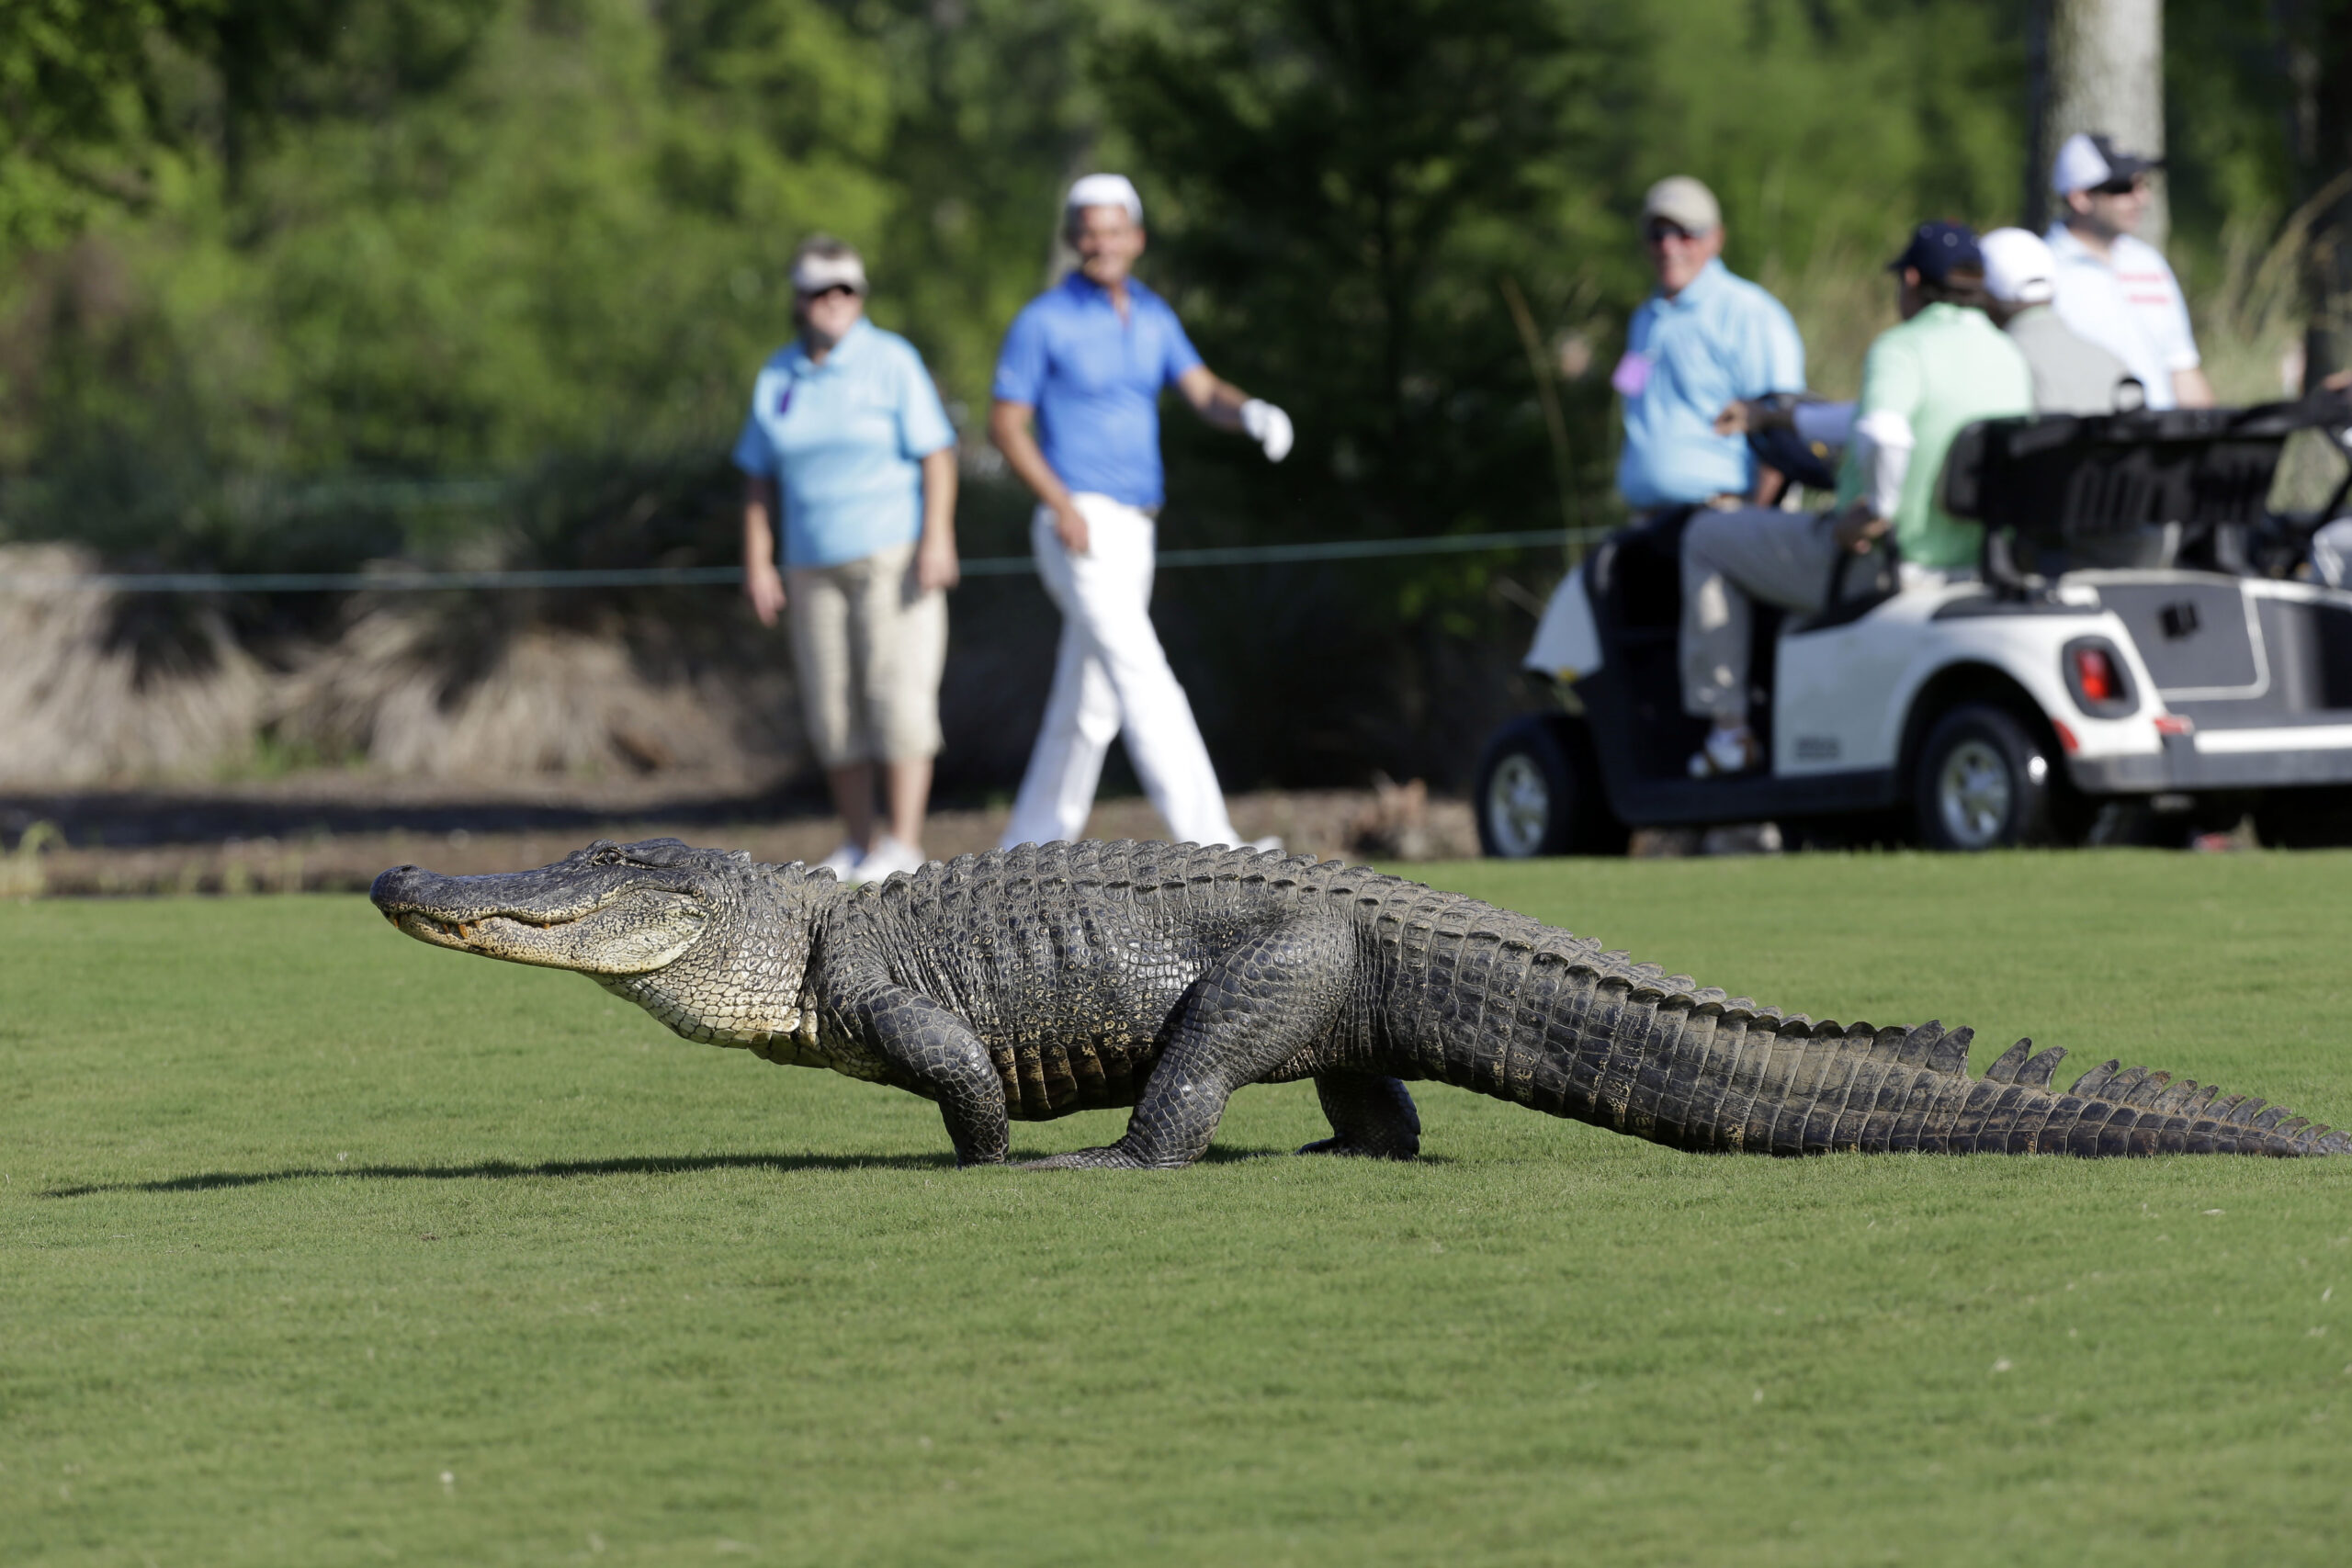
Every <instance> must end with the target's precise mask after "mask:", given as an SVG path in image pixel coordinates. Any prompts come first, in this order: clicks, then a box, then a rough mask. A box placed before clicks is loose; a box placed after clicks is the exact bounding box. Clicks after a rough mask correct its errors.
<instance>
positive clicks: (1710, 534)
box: [1682, 507, 1838, 726]
mask: <svg viewBox="0 0 2352 1568" xmlns="http://www.w3.org/2000/svg"><path fill="white" fill-rule="evenodd" d="M1837 558H1838V544H1837V541H1836V540H1834V539H1833V538H1831V537H1830V519H1829V517H1828V516H1827V515H1826V514H1825V513H1811V512H1777V511H1766V510H1764V509H1762V508H1760V507H1744V508H1742V509H1741V510H1739V511H1736V512H1702V513H1699V514H1698V515H1697V516H1695V517H1693V518H1691V525H1690V526H1689V527H1688V528H1686V529H1684V530H1683V533H1682V707H1683V711H1684V712H1686V713H1688V714H1690V715H1691V716H1693V717H1696V718H1712V719H1713V720H1714V721H1715V722H1716V723H1718V724H1722V725H1725V726H1729V725H1735V724H1745V723H1747V647H1748V637H1749V633H1750V628H1751V626H1752V625H1753V620H1754V617H1753V616H1752V615H1750V613H1749V609H1748V602H1749V601H1750V600H1751V599H1761V600H1763V601H1764V602H1765V603H1766V604H1778V605H1780V606H1781V608H1782V609H1784V610H1794V611H1796V612H1798V613H1799V614H1801V615H1812V614H1815V612H1817V611H1818V610H1820V608H1821V607H1822V603H1823V597H1824V595H1825V594H1826V592H1828V588H1829V568H1830V566H1831V564H1832V563H1833V562H1835V561H1836V560H1837Z"/></svg>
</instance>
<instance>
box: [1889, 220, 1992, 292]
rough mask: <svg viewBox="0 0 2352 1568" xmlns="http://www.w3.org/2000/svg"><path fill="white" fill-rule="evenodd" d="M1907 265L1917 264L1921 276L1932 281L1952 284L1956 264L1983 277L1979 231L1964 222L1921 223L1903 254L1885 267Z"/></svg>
mask: <svg viewBox="0 0 2352 1568" xmlns="http://www.w3.org/2000/svg"><path fill="white" fill-rule="evenodd" d="M1906 266H1915V267H1917V268H1918V269H1919V276H1921V277H1924V278H1926V279H1927V280H1928V282H1930V283H1950V282H1951V275H1952V269H1953V268H1955V267H1966V268H1968V269H1969V270H1971V271H1973V272H1975V273H1977V274H1979V275H1980V276H1981V275H1982V274H1983V273H1984V271H1985V253H1984V252H1983V251H1982V250H1980V249H1978V248H1977V244H1976V231H1975V230H1973V229H1972V228H1970V227H1969V226H1968V225H1967V224H1965V223H1922V224H1920V225H1919V227H1918V228H1917V229H1915V230H1914V231H1912V233H1911V243H1909V244H1907V245H1905V246H1904V247H1903V254H1901V255H1899V256H1897V257H1895V258H1894V260H1893V261H1891V262H1889V263H1887V264H1886V270H1887V271H1889V272H1901V271H1902V270H1903V269H1904V268H1905V267H1906Z"/></svg>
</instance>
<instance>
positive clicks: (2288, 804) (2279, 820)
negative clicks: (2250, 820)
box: [2254, 789, 2352, 850]
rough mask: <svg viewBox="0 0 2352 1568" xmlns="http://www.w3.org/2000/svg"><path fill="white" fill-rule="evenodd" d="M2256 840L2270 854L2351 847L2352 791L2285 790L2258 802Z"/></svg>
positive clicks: (2255, 816) (2274, 792) (2255, 811)
mask: <svg viewBox="0 0 2352 1568" xmlns="http://www.w3.org/2000/svg"><path fill="white" fill-rule="evenodd" d="M2254 832H2255V837H2256V838H2257V839H2260V840H2262V846H2263V848H2265V849H2270V850H2334V849H2341V848H2343V847H2344V846H2345V845H2346V844H2352V790H2344V789H2282V790H2276V791H2273V792H2272V793H2271V794H2269V795H2265V796H2264V797H2263V798H2262V799H2261V800H2259V801H2257V802H2256V804H2255V807H2254Z"/></svg>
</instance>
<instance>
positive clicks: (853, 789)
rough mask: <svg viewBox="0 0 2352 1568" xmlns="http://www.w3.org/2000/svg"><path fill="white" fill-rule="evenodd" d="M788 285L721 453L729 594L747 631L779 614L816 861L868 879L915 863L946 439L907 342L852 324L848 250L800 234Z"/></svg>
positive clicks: (861, 311)
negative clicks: (813, 780) (783, 327)
mask: <svg viewBox="0 0 2352 1568" xmlns="http://www.w3.org/2000/svg"><path fill="white" fill-rule="evenodd" d="M792 290H793V309H792V315H793V320H794V321H795V322H797V324H798V326H799V328H800V336H799V338H798V340H797V341H796V342H794V343H792V344H789V345H787V346H786V347H785V348H782V349H780V350H778V351H777V352H776V353H775V355H774V356H773V357H771V358H770V359H769V360H768V362H767V364H766V365H765V366H764V367H763V368H762V369H761V371H760V376H759V380H758V382H757V383H756V384H755V385H754V387H753V389H752V412H751V415H750V417H749V418H748V419H746V420H745V421H744V422H743V434H742V435H741V437H740V438H739V439H738V440H737V441H736V443H735V466H736V467H737V468H741V469H742V470H743V475H744V498H743V592H744V595H745V597H747V598H749V599H750V600H751V602H752V611H753V612H754V613H755V614H756V615H758V616H759V617H760V623H761V625H763V626H774V625H775V618H776V615H778V613H779V612H781V611H782V610H783V609H784V607H785V605H786V603H787V602H788V603H789V604H791V605H792V656H793V662H794V664H795V665H796V666H797V669H798V671H799V673H800V696H801V704H802V706H803V708H804V709H805V710H806V712H807V715H808V720H809V741H810V743H811V744H812V745H813V746H814V747H815V748H816V751H817V757H818V761H820V762H822V763H823V764H824V768H825V780H826V783H827V784H829V785H831V789H832V795H833V805H834V807H835V808H836V809H838V810H839V811H840V812H841V816H842V827H843V828H844V829H846V831H845V833H844V835H843V838H842V846H841V848H839V849H837V850H835V851H834V852H832V853H831V855H829V856H827V857H826V858H825V860H824V861H823V862H822V864H823V865H824V866H826V867H827V868H829V869H831V871H833V872H834V873H835V874H837V875H839V876H841V877H842V880H844V881H849V882H865V881H874V880H877V879H879V878H881V877H885V876H888V875H889V874H891V873H892V872H894V871H912V870H914V869H915V868H916V867H917V866H920V865H921V864H922V863H923V853H922V823H923V813H924V810H925V808H926V807H927V806H928V804H929V802H930V797H931V769H932V760H933V758H934V757H936V756H937V755H938V754H939V745H940V737H939V677H940V673H941V671H942V670H943V668H944V666H945V663H946V660H947V600H946V590H948V589H950V588H953V587H954V586H956V576H957V568H956V432H955V428H954V427H953V426H952V425H950V424H949V423H947V411H946V410H945V409H944V408H942V407H941V406H940V401H939V392H938V389H936V388H934V387H933V385H932V381H931V376H930V374H929V372H927V371H926V370H925V369H924V368H923V363H922V355H920V354H918V353H916V352H915V348H914V345H913V344H910V343H909V342H907V340H906V339H904V338H902V337H900V336H899V335H898V334H897V333H888V332H884V331H883V330H882V329H881V328H879V327H877V326H875V325H874V324H873V323H872V322H870V321H866V320H865V291H866V283H865V263H864V262H863V261H861V260H860V259H859V257H858V254H857V253H856V252H855V251H854V250H852V249H851V248H850V247H849V246H847V245H845V244H843V243H841V242H840V241H839V240H833V239H828V238H826V237H824V236H822V235H819V236H816V237H814V238H812V239H809V240H808V241H806V242H804V243H802V244H801V246H800V248H799V250H798V251H797V252H796V253H794V255H793V260H792ZM779 502H781V504H780V505H779ZM779 516H780V518H781V523H782V535H783V545H784V552H783V553H784V569H783V570H782V571H779V570H777V567H776V539H777V522H778V519H779ZM877 765H878V766H879V768H880V770H881V775H882V777H881V784H882V792H883V797H884V805H885V807H886V809H887V811H888V826H887V827H884V828H882V829H880V830H879V831H876V822H875V812H874V804H875V802H874V789H875V783H876V779H875V772H876V767H877Z"/></svg>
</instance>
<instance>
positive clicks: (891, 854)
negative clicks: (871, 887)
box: [857, 833, 924, 882]
mask: <svg viewBox="0 0 2352 1568" xmlns="http://www.w3.org/2000/svg"><path fill="white" fill-rule="evenodd" d="M923 865H924V860H923V853H922V851H921V850H919V849H917V848H915V847H914V846H913V845H912V844H910V843H906V842H903V841H902V840H898V839H894V838H892V837H891V836H890V835H889V834H888V833H885V834H883V835H881V836H880V837H879V838H877V839H876V840H874V847H873V848H872V849H870V850H868V851H866V852H865V859H864V860H862V861H860V862H858V863H857V879H858V880H859V881H860V882H880V881H882V880H883V879H884V878H886V877H888V876H889V875H891V874H893V873H895V872H901V871H903V872H905V873H907V874H909V875H912V874H914V873H916V872H918V871H921V870H922V868H923Z"/></svg>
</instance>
